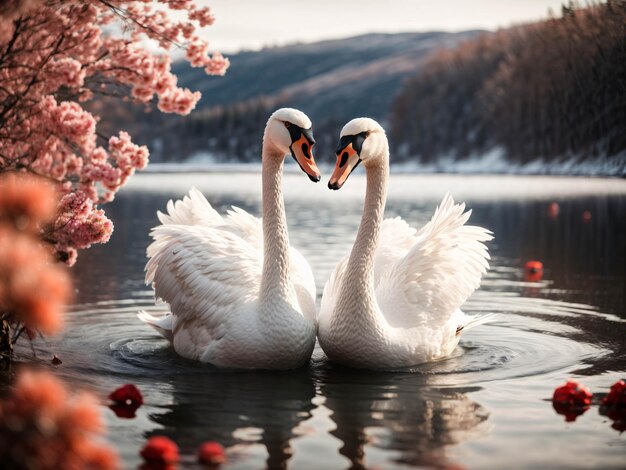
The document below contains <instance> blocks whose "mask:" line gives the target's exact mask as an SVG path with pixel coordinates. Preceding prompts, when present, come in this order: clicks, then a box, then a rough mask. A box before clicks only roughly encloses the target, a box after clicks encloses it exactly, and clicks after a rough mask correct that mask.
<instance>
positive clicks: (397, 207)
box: [21, 172, 626, 469]
mask: <svg viewBox="0 0 626 470" xmlns="http://www.w3.org/2000/svg"><path fill="white" fill-rule="evenodd" d="M391 182H392V183H391V188H390V199H389V202H388V205H387V212H386V213H387V216H397V215H399V216H402V217H403V218H405V219H406V220H407V221H408V222H409V223H410V224H411V225H414V226H421V225H422V224H423V223H425V222H426V221H427V220H428V219H429V218H430V216H431V215H432V213H433V210H434V208H435V206H436V204H437V203H438V202H439V201H440V200H441V198H442V196H443V195H444V193H445V192H447V191H449V192H451V193H452V194H453V196H454V197H455V198H456V199H457V200H459V201H465V202H466V203H467V205H468V208H471V209H472V210H473V214H472V218H471V222H472V223H474V224H479V225H483V226H485V227H487V228H489V229H490V230H492V231H493V232H494V234H495V239H494V241H493V242H491V243H490V245H489V248H490V252H491V254H492V263H491V269H490V271H489V273H488V275H487V276H486V278H485V279H484V281H483V284H482V287H481V288H480V289H479V290H478V291H477V292H476V293H475V294H474V295H473V296H472V297H471V299H470V300H469V301H468V303H467V304H466V305H465V307H464V310H465V311H466V312H468V313H488V312H495V313H498V314H499V315H498V319H497V320H496V321H494V322H493V323H492V324H489V325H484V326H481V327H478V328H475V329H472V330H470V331H468V332H467V333H465V334H464V335H463V337H462V339H461V342H460V345H459V347H458V348H457V349H456V350H455V352H454V353H453V354H452V356H451V357H449V358H447V359H446V360H442V361H439V362H436V363H432V364H427V365H423V366H418V367H416V368H414V369H413V370H410V371H403V372H372V371H359V370H351V369H348V368H343V367H338V366H335V365H333V364H331V363H329V362H327V360H326V359H325V357H324V354H323V352H322V351H321V350H320V349H319V347H318V348H316V350H315V352H314V356H313V359H312V361H311V364H310V366H309V367H306V368H303V369H301V370H297V371H290V372H233V371H224V370H218V369H216V368H213V367H211V366H207V365H200V364H195V363H192V362H190V361H187V360H184V359H181V358H180V357H178V356H177V355H176V354H175V353H174V352H173V351H172V350H171V349H170V348H169V347H168V345H167V342H166V341H164V340H163V339H160V338H159V337H158V335H156V334H155V333H153V332H152V331H151V330H150V329H149V328H148V327H146V326H145V325H143V324H142V323H140V322H139V321H138V320H137V319H136V317H135V313H136V312H137V310H139V309H147V310H149V311H152V312H158V311H159V310H160V308H159V307H158V306H155V305H154V300H153V296H152V291H151V290H150V289H149V288H147V287H146V286H145V285H144V283H143V266H144V264H145V261H146V259H145V249H146V246H147V245H148V244H149V241H150V239H149V236H148V232H149V229H150V227H152V226H154V225H155V224H157V218H156V211H157V210H158V209H163V208H164V207H165V204H166V202H167V200H168V199H170V198H179V197H181V196H182V195H183V194H184V193H185V192H186V191H187V190H188V188H189V187H190V186H191V185H195V186H196V187H198V188H199V189H200V190H201V191H203V193H204V194H205V195H206V196H207V198H208V199H209V201H210V202H211V203H212V204H213V205H214V207H216V208H217V209H218V210H219V211H221V212H222V211H224V210H226V209H227V208H229V207H230V206H231V205H236V206H239V207H242V208H244V209H246V210H248V211H250V212H251V213H253V214H255V215H258V214H259V213H260V175H258V174H256V173H236V172H230V173H207V174H167V175H166V174H147V175H138V176H137V177H135V179H134V181H133V182H132V183H131V185H130V186H129V187H128V188H127V189H125V190H124V191H123V192H122V194H120V195H119V196H118V199H117V200H116V201H115V202H114V203H113V204H112V205H110V206H109V208H108V210H107V212H108V214H109V216H110V217H111V218H112V219H113V221H114V223H115V233H114V235H113V237H112V239H111V241H110V243H108V244H107V245H104V246H97V247H93V248H92V249H90V250H87V251H85V252H83V253H81V255H80V257H79V262H78V264H77V266H76V267H75V269H74V275H75V282H76V286H77V302H76V305H75V306H74V307H73V308H72V312H70V313H69V314H68V328H67V330H66V333H65V334H64V336H63V337H60V338H59V337H57V338H51V339H49V340H48V341H47V342H46V343H38V344H37V345H36V350H37V354H38V356H39V358H40V359H41V360H42V361H44V360H47V359H48V358H49V357H51V355H52V354H57V355H59V356H60V357H61V359H62V360H63V364H62V365H61V366H59V367H57V371H58V373H59V374H61V375H63V376H64V377H65V378H67V379H68V380H70V381H72V382H74V383H76V384H78V385H80V386H83V387H88V388H90V389H92V390H94V391H96V392H97V393H99V394H100V395H101V396H102V397H105V396H106V395H107V394H108V393H109V392H110V391H111V390H113V389H114V388H115V387H117V386H119V385H121V384H124V383H128V382H132V383H135V384H137V385H138V386H139V387H140V388H141V389H142V391H143V392H144V394H145V398H146V405H145V406H143V407H142V408H140V409H139V411H138V414H137V417H136V418H135V419H131V420H124V419H120V418H117V417H116V416H115V415H114V413H113V412H112V411H111V410H109V409H108V408H103V412H104V413H105V414H106V417H107V423H108V425H109V438H110V440H111V441H112V442H113V443H114V444H115V445H116V447H117V448H118V449H119V451H120V452H121V454H122V456H123V459H124V462H125V463H126V466H127V468H134V467H136V466H137V464H138V462H139V459H138V450H139V449H140V448H141V446H142V445H143V443H144V441H145V439H146V437H148V436H150V435H154V434H166V435H168V436H170V437H172V438H173V439H174V440H176V442H178V443H179V445H180V446H181V450H182V453H183V455H184V458H183V459H184V464H183V467H184V468H194V464H193V461H194V453H195V449H196V448H197V446H198V445H199V444H200V443H201V442H203V441H205V440H217V441H219V442H221V443H223V444H224V445H225V446H226V447H227V448H228V454H229V459H230V462H229V465H228V468H263V467H269V468H294V469H306V468H324V469H331V468H353V469H360V468H415V467H431V468H494V469H501V468H588V467H599V468H623V463H624V461H625V458H626V436H625V435H621V434H620V433H619V432H618V431H616V430H614V429H612V428H611V425H612V422H611V421H610V420H609V419H608V418H606V417H604V416H601V415H600V414H599V413H598V408H597V406H594V407H592V408H591V409H590V410H588V411H587V413H585V414H584V415H582V416H581V417H579V418H578V419H577V420H576V422H574V423H566V422H565V421H564V418H563V417H562V416H559V415H557V414H556V413H555V412H554V410H553V409H552V406H551V403H550V401H549V399H550V397H551V395H552V391H553V389H554V387H555V386H557V385H560V384H561V383H562V382H564V381H565V380H566V379H567V378H571V377H574V378H577V379H579V380H581V381H582V382H583V383H585V384H586V385H588V386H589V387H590V388H591V389H592V391H594V392H605V391H606V390H608V387H609V386H610V384H612V383H613V382H614V381H616V380H617V379H619V378H622V377H623V376H626V340H625V338H626V312H625V310H624V306H625V295H626V294H625V286H626V272H625V271H626V239H625V237H626V183H624V182H623V181H620V180H589V179H580V178H579V179H573V178H571V179H568V178H528V177H483V176H472V177H461V176H445V175H429V176H417V175H392V179H391ZM363 191H364V178H363V176H362V175H361V174H355V175H353V176H352V177H351V179H350V181H348V183H347V184H346V186H345V187H344V188H343V189H342V190H341V191H339V192H330V191H328V190H327V189H325V187H324V186H323V185H322V184H318V185H314V184H312V183H310V182H308V180H307V179H306V177H305V176H304V175H301V174H300V173H296V174H288V175H286V177H285V198H286V210H287V217H288V222H289V230H290V237H291V240H292V243H293V244H294V245H295V246H296V247H297V248H298V249H300V250H301V252H302V253H303V254H304V255H305V256H306V258H307V259H308V260H309V262H310V264H311V266H312V268H313V271H314V273H315V276H316V281H317V285H318V292H319V293H320V295H321V289H322V288H323V284H324V282H325V281H326V279H327V278H328V276H329V274H330V271H331V270H332V269H333V268H334V266H335V263H336V262H337V261H338V260H339V259H340V258H341V257H342V256H344V255H345V254H346V253H348V251H349V249H350V247H351V245H352V242H353V241H354V237H355V234H356V229H357V227H358V223H359V220H360V215H361V214H360V211H361V206H362V198H363ZM552 201H557V202H558V203H559V205H560V213H559V215H558V217H556V218H550V217H549V216H548V213H547V206H548V204H549V203H550V202H552ZM584 211H590V212H591V214H592V218H591V220H590V221H587V222H585V221H584V220H583V218H582V213H583V212H584ZM529 259H538V260H541V261H543V263H544V265H545V268H546V269H545V271H546V272H545V275H544V278H543V280H541V281H539V282H527V281H525V280H524V279H523V273H522V270H521V266H522V265H523V264H524V263H525V262H526V261H527V260H529ZM318 304H319V297H318ZM21 353H22V354H24V355H27V354H28V348H22V349H21Z"/></svg>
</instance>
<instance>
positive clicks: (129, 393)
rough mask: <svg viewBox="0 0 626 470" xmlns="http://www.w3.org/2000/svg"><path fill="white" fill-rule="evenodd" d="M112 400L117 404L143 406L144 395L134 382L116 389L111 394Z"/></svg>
mask: <svg viewBox="0 0 626 470" xmlns="http://www.w3.org/2000/svg"><path fill="white" fill-rule="evenodd" d="M109 398H110V399H111V401H113V402H115V403H116V404H117V405H128V406H130V405H133V406H137V407H139V406H141V405H143V396H142V395H141V392H140V391H139V389H138V388H137V387H136V386H134V385H133V384H126V385H123V386H121V387H120V388H118V389H117V390H115V391H114V392H112V393H111V394H110V395H109Z"/></svg>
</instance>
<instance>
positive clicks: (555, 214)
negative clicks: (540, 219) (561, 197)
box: [548, 202, 561, 219]
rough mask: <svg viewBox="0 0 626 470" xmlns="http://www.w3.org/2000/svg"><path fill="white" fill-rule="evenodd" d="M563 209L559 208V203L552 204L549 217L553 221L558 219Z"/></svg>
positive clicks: (549, 207) (549, 208)
mask: <svg viewBox="0 0 626 470" xmlns="http://www.w3.org/2000/svg"><path fill="white" fill-rule="evenodd" d="M560 211H561V208H560V207H559V203H558V202H551V203H550V205H549V206H548V217H550V218H551V219H556V218H557V217H558V215H559V212H560Z"/></svg>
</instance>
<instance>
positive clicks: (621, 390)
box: [600, 380, 626, 433]
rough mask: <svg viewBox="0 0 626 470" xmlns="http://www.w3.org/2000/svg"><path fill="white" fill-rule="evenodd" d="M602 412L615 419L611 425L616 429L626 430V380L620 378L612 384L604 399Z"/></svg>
mask: <svg viewBox="0 0 626 470" xmlns="http://www.w3.org/2000/svg"><path fill="white" fill-rule="evenodd" d="M600 414H602V415H604V416H608V417H609V418H610V419H611V420H613V424H612V425H611V427H612V428H613V429H615V430H616V431H619V432H620V433H621V432H624V431H626V382H624V381H623V380H618V381H617V382H615V383H614V384H613V385H612V386H611V390H610V391H609V394H608V395H607V396H606V397H604V398H603V399H602V406H601V407H600Z"/></svg>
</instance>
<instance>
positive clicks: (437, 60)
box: [390, 1, 626, 175]
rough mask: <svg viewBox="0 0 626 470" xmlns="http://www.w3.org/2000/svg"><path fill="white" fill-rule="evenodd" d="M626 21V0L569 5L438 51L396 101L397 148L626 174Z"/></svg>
mask: <svg viewBox="0 0 626 470" xmlns="http://www.w3.org/2000/svg"><path fill="white" fill-rule="evenodd" d="M625 25H626V2H623V1H609V2H607V3H603V4H598V5H594V6H590V7H587V8H581V9H578V8H574V7H571V6H570V7H563V11H562V17H559V18H550V19H547V20H545V21H541V22H538V23H533V24H528V25H523V26H518V27H514V28H509V29H505V30H501V31H498V32H496V33H493V34H490V35H484V36H481V37H479V38H476V39H473V40H470V41H467V42H465V43H463V44H461V45H459V46H458V47H457V48H455V49H452V50H446V51H437V52H435V53H434V54H433V55H432V56H431V57H430V58H429V59H428V61H427V63H426V64H425V65H424V66H423V67H422V69H421V70H420V73H418V74H416V76H415V77H414V78H413V79H411V80H410V81H408V82H407V83H406V85H405V87H404V89H403V90H402V91H401V93H400V94H399V95H398V96H397V99H396V101H395V104H394V106H393V111H392V115H391V123H392V125H391V126H390V127H391V136H392V142H393V145H394V149H395V155H394V156H395V157H396V158H397V159H403V160H411V161H414V162H420V163H422V164H427V165H430V166H431V167H433V168H434V169H437V168H441V169H443V168H444V166H447V167H450V166H456V167H457V168H458V166H459V164H460V163H462V161H463V160H468V159H472V158H477V157H478V156H484V155H491V156H492V157H491V158H492V160H491V163H490V165H483V167H484V169H483V171H490V170H491V171H502V170H503V169H506V168H507V167H508V168H516V170H515V171H526V170H528V171H530V170H532V171H534V172H564V173H572V172H574V173H576V172H580V173H584V174H589V173H596V174H621V175H626V47H625V45H626V27H625ZM495 155H499V158H498V157H494V156H495ZM494 163H497V164H498V165H499V166H500V167H499V168H495V167H494V166H493V165H494ZM524 167H526V169H525V168H524ZM559 167H560V168H559Z"/></svg>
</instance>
